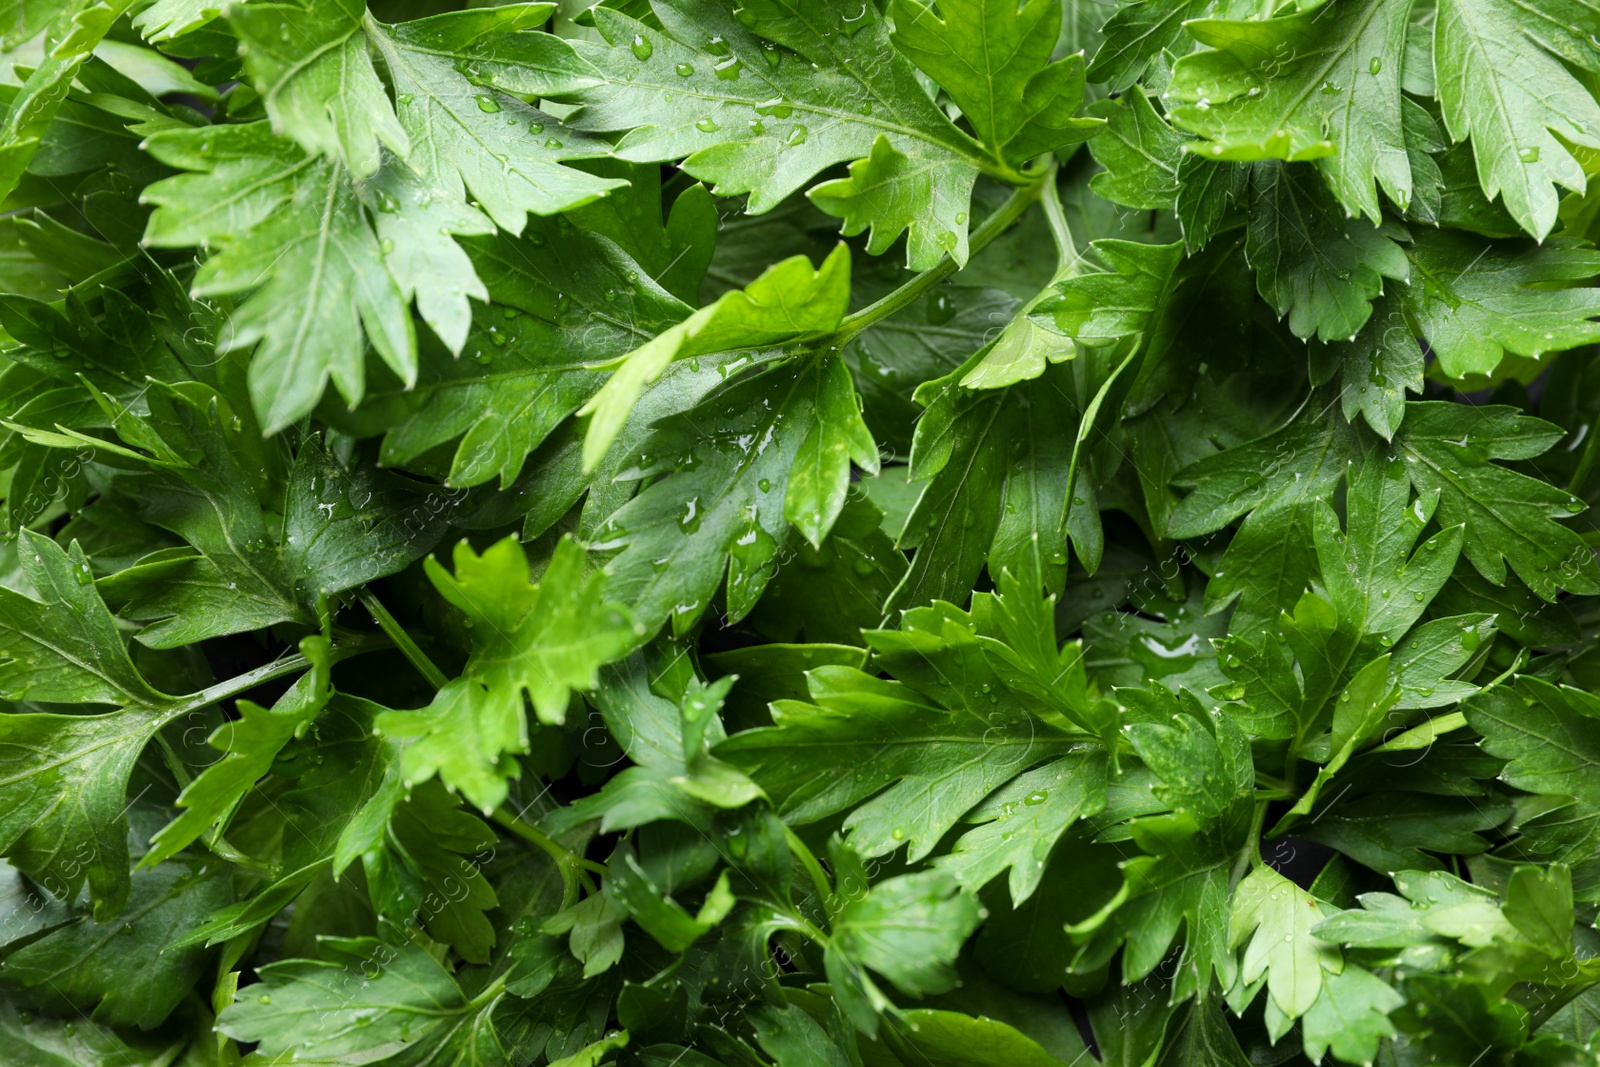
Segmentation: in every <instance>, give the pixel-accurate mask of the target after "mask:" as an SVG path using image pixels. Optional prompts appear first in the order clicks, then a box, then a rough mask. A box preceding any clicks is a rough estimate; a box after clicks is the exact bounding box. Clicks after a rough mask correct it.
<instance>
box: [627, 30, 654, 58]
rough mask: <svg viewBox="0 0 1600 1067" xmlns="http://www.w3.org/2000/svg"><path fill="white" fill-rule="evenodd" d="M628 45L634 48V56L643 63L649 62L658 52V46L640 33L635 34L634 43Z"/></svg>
mask: <svg viewBox="0 0 1600 1067" xmlns="http://www.w3.org/2000/svg"><path fill="white" fill-rule="evenodd" d="M628 47H630V48H631V49H632V50H633V58H635V59H637V60H638V61H639V62H641V63H645V62H648V61H649V59H650V57H651V56H653V55H655V54H656V46H655V45H653V44H651V43H650V42H649V40H648V39H646V38H645V36H644V35H643V34H640V33H636V34H634V35H633V44H631V45H629V46H628Z"/></svg>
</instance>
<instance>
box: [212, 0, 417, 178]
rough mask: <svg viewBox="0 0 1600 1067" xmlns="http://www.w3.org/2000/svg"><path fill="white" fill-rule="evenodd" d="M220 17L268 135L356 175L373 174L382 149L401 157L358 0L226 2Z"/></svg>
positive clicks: (403, 145) (401, 142)
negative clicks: (236, 46)
mask: <svg viewBox="0 0 1600 1067" xmlns="http://www.w3.org/2000/svg"><path fill="white" fill-rule="evenodd" d="M227 16H228V23H229V25H230V26H232V27H233V30H234V32H235V33H237V34H238V35H239V41H240V52H241V54H242V55H243V56H244V60H245V66H246V68H247V69H248V70H249V72H250V77H251V79H252V80H253V81H254V82H255V86H256V89H257V90H258V91H259V92H260V93H261V96H262V99H263V101H264V102H265V104H266V108H267V114H268V116H269V117H270V118H271V119H272V129H273V132H274V133H277V134H279V135H280V136H284V137H291V138H293V139H294V140H295V141H296V142H298V143H299V144H300V146H301V147H302V148H304V149H305V150H306V153H307V154H308V155H311V156H324V155H325V156H329V157H331V158H332V159H335V160H338V161H339V162H340V163H342V164H344V166H345V167H347V168H349V170H350V173H351V174H353V175H354V176H355V177H357V178H366V177H368V176H370V175H371V174H373V173H374V172H376V171H377V169H378V164H379V163H380V162H381V160H382V148H388V149H389V150H390V151H391V152H393V153H395V155H397V156H400V157H401V158H404V157H405V156H406V155H407V153H408V152H409V150H410V144H409V142H408V141H407V138H406V131H405V130H404V129H402V128H401V126H400V123H399V122H398V120H396V118H395V114H394V107H393V106H392V105H391V104H390V103H389V95H388V93H387V92H385V91H384V87H383V82H381V81H379V80H378V72H377V71H376V70H375V69H374V67H373V64H372V52H371V48H370V46H369V44H368V42H367V35H366V33H365V32H364V27H363V21H364V19H365V18H366V5H365V4H363V3H361V2H360V0H324V2H322V3H314V4H308V5H306V6H303V7H302V6H300V5H296V4H233V5H230V6H229V8H228V11H227ZM380 145H381V146H382V148H380Z"/></svg>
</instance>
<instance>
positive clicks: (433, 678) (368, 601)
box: [361, 589, 450, 689]
mask: <svg viewBox="0 0 1600 1067" xmlns="http://www.w3.org/2000/svg"><path fill="white" fill-rule="evenodd" d="M361 603H362V605H363V606H364V607H365V608H366V609H367V610H368V611H369V612H371V613H372V617H373V619H375V620H376V621H377V623H378V628H379V629H381V630H382V631H383V632H384V633H385V634H388V635H389V640H391V641H393V642H394V647H395V648H398V649H399V650H400V652H401V654H402V655H404V656H405V658H406V659H408V660H410V661H411V665H412V666H413V667H415V668H416V669H417V672H418V673H419V674H421V675H422V677H424V678H425V679H427V681H428V684H429V685H431V686H433V687H434V688H435V689H443V688H444V687H445V686H446V685H447V684H449V682H450V679H449V678H447V677H445V673H444V672H443V671H441V670H440V669H439V668H438V667H436V666H434V663H433V660H431V659H429V658H428V654H427V653H426V652H424V651H422V649H420V648H418V647H417V643H416V642H415V641H413V640H412V639H411V635H410V634H408V633H406V631H405V627H403V626H401V625H400V623H399V622H397V621H396V620H395V617H394V616H393V615H391V614H389V609H388V608H386V607H384V606H383V603H382V602H381V601H380V600H379V599H378V598H377V597H375V596H373V595H372V593H371V592H369V591H368V590H365V589H363V590H362V591H361Z"/></svg>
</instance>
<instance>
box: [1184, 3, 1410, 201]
mask: <svg viewBox="0 0 1600 1067" xmlns="http://www.w3.org/2000/svg"><path fill="white" fill-rule="evenodd" d="M1410 13H1411V2H1410V0H1358V2H1356V3H1349V4H1337V5H1331V6H1320V7H1312V8H1310V9H1308V10H1299V11H1293V12H1292V13H1289V14H1283V15H1279V16H1277V17H1275V18H1270V19H1260V18H1246V19H1197V20H1194V21H1192V22H1189V23H1186V24H1185V28H1186V29H1187V30H1188V31H1189V33H1190V34H1192V35H1193V36H1194V38H1195V39H1196V40H1198V41H1199V42H1200V43H1201V44H1204V45H1209V46H1210V47H1209V48H1208V49H1206V50H1204V51H1199V52H1193V53H1191V54H1189V55H1187V56H1184V57H1183V58H1182V59H1180V60H1179V61H1178V63H1177V64H1176V65H1175V66H1174V67H1173V71H1172V82H1171V84H1170V85H1169V86H1168V88H1167V94H1168V97H1169V98H1170V99H1172V100H1174V101H1177V102H1178V106H1177V107H1174V108H1173V112H1172V114H1173V119H1174V121H1175V122H1176V123H1177V124H1178V125H1179V126H1181V127H1182V128H1184V129H1186V130H1189V131H1191V132H1193V133H1197V134H1199V135H1200V136H1201V137H1203V138H1205V141H1204V142H1203V143H1201V144H1199V145H1196V146H1195V147H1194V148H1193V151H1196V152H1199V153H1202V154H1204V155H1206V156H1208V157H1210V158H1213V159H1228V160H1261V159H1283V160H1294V161H1299V160H1310V159H1315V160H1317V161H1318V163H1317V166H1318V169H1320V170H1321V171H1322V174H1323V177H1324V178H1325V179H1326V180H1327V183H1328V188H1329V190H1330V191H1331V192H1332V193H1333V195H1334V197H1335V198H1336V199H1337V200H1338V201H1339V203H1340V204H1341V205H1343V207H1344V209H1345V210H1346V211H1347V212H1354V213H1360V214H1363V215H1366V216H1367V217H1368V218H1369V219H1370V220H1372V222H1373V223H1374V224H1377V223H1378V222H1379V221H1380V219H1381V217H1382V216H1381V211H1380V208H1379V205H1378V197H1377V194H1376V192H1375V191H1374V189H1373V180H1374V179H1376V180H1377V183H1378V184H1379V185H1380V186H1382V187H1383V191H1384V192H1385V193H1387V194H1388V195H1389V198H1390V199H1391V200H1393V201H1394V203H1395V204H1396V205H1397V206H1399V208H1400V209H1401V210H1402V211H1404V210H1405V209H1406V208H1407V207H1409V206H1410V204H1411V196H1412V193H1411V165H1410V161H1409V160H1408V158H1407V155H1406V143H1405V138H1404V136H1403V135H1402V131H1401V104H1400V101H1401V97H1400V77H1401V70H1402V66H1403V57H1404V52H1405V41H1406V27H1407V25H1408V23H1409V19H1410Z"/></svg>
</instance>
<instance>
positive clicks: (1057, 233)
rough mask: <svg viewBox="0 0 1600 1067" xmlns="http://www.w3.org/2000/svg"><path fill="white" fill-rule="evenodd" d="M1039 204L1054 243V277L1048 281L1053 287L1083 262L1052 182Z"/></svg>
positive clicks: (1059, 196) (1058, 192)
mask: <svg viewBox="0 0 1600 1067" xmlns="http://www.w3.org/2000/svg"><path fill="white" fill-rule="evenodd" d="M1039 203H1040V206H1042V207H1043V208H1044V217H1045V219H1046V221H1048V222H1049V223H1050V235H1051V236H1052V237H1054V238H1055V242H1056V276H1055V277H1054V278H1052V279H1050V285H1052V286H1053V285H1055V284H1056V282H1059V281H1061V280H1062V279H1063V278H1070V277H1072V276H1073V275H1074V274H1076V273H1077V272H1078V264H1079V263H1081V262H1082V261H1083V254H1082V253H1081V252H1079V251H1078V243H1077V242H1076V241H1074V240H1073V239H1072V227H1071V226H1069V225H1068V224H1067V211H1066V208H1064V207H1062V206H1061V190H1060V188H1058V187H1057V185H1056V183H1055V182H1054V181H1051V182H1049V183H1048V184H1046V185H1045V187H1044V190H1043V195H1042V196H1041V197H1040V199H1039ZM1047 288H1048V287H1047ZM1036 299H1037V298H1036Z"/></svg>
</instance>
